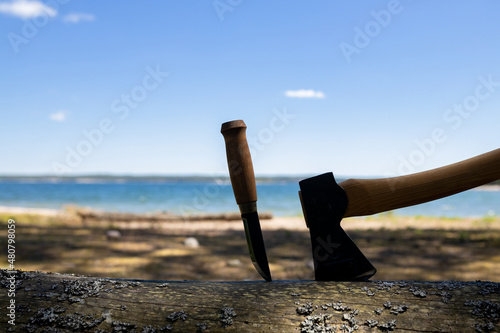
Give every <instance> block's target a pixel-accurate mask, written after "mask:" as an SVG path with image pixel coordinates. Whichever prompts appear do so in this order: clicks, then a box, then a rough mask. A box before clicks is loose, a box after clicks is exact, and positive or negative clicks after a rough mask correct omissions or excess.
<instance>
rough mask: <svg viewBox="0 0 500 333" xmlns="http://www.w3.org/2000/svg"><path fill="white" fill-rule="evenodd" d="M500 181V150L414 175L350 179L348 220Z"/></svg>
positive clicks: (343, 185) (347, 186) (345, 187)
mask: <svg viewBox="0 0 500 333" xmlns="http://www.w3.org/2000/svg"><path fill="white" fill-rule="evenodd" d="M497 179H500V149H496V150H493V151H491V152H489V153H486V154H482V155H479V156H476V157H473V158H470V159H468V160H464V161H462V162H458V163H455V164H451V165H448V166H444V167H441V168H437V169H433V170H429V171H424V172H420V173H415V174H412V175H406V176H400V177H392V178H383V179H348V180H346V181H344V182H341V183H339V185H340V186H341V187H342V188H343V189H344V190H345V191H346V194H347V198H348V202H349V203H348V206H347V210H346V213H345V214H344V217H349V216H362V215H371V214H376V213H380V212H385V211H388V210H392V209H397V208H403V207H408V206H413V205H417V204H421V203H424V202H428V201H432V200H435V199H440V198H443V197H446V196H449V195H452V194H456V193H459V192H462V191H465V190H468V189H471V188H474V187H477V186H480V185H484V184H487V183H490V182H492V181H494V180H497Z"/></svg>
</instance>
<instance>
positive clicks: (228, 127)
mask: <svg viewBox="0 0 500 333" xmlns="http://www.w3.org/2000/svg"><path fill="white" fill-rule="evenodd" d="M246 129H247V125H245V122H244V121H243V120H234V121H229V122H227V123H224V124H222V127H221V130H220V131H221V133H222V135H223V136H224V141H225V142H226V155H227V165H228V167H229V176H230V177H231V185H232V186H233V192H234V197H235V198H236V203H237V204H238V205H241V204H245V203H251V202H256V201H257V189H256V187H255V175H254V172H253V165H252V157H251V156H250V149H249V148H248V143H247V137H246Z"/></svg>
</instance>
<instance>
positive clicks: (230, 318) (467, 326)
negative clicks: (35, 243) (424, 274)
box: [0, 270, 500, 332]
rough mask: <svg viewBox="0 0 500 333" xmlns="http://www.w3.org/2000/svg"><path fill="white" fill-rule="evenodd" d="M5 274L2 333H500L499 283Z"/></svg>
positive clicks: (1, 300)
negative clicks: (394, 332)
mask: <svg viewBox="0 0 500 333" xmlns="http://www.w3.org/2000/svg"><path fill="white" fill-rule="evenodd" d="M0 275H1V281H2V283H1V284H2V288H3V289H4V291H3V292H1V293H0V307H1V309H2V311H1V312H2V319H1V320H0V331H2V332H8V331H9V330H10V331H15V332H75V331H78V332H168V331H172V332H226V331H228V332H229V331H230V332H269V331H273V332H301V331H302V332H352V331H355V330H357V331H360V332H380V331H410V332H477V331H498V330H499V327H498V321H499V319H500V284H498V283H491V282H316V281H275V282H270V283H267V282H260V281H256V282H187V281H186V282H177V281H139V280H115V279H104V278H95V277H81V276H74V275H61V274H55V273H40V272H21V271H13V272H10V271H6V270H2V271H0ZM14 290H15V291H14ZM11 304H14V305H11ZM5 311H7V313H6V314H3V313H5ZM12 324H15V326H14V325H12Z"/></svg>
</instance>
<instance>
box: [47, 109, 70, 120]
mask: <svg viewBox="0 0 500 333" xmlns="http://www.w3.org/2000/svg"><path fill="white" fill-rule="evenodd" d="M67 115H68V112H67V111H64V110H62V111H58V112H54V113H52V114H51V115H50V116H49V117H50V120H53V121H59V122H62V121H65V120H66V116H67Z"/></svg>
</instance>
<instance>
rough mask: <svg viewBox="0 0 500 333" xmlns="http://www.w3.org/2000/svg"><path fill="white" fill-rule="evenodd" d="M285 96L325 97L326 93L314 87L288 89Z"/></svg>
mask: <svg viewBox="0 0 500 333" xmlns="http://www.w3.org/2000/svg"><path fill="white" fill-rule="evenodd" d="M285 96H286V97H291V98H325V94H324V93H323V92H322V91H314V90H312V89H309V90H306V89H300V90H287V91H285Z"/></svg>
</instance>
